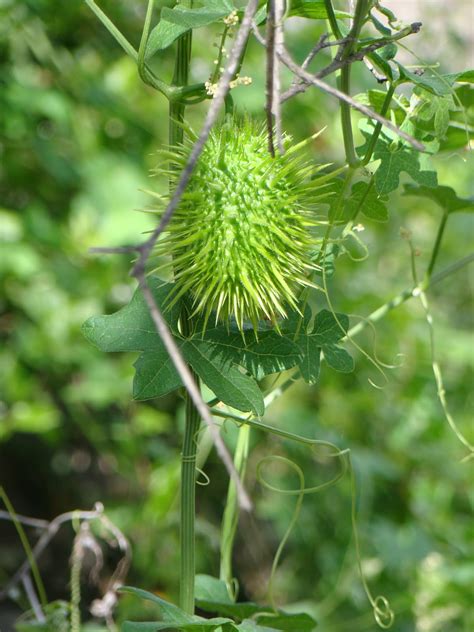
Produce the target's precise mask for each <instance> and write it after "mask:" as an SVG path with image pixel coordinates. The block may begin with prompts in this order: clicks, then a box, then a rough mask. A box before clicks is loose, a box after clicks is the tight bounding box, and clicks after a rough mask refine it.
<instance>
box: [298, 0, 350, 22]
mask: <svg viewBox="0 0 474 632" xmlns="http://www.w3.org/2000/svg"><path fill="white" fill-rule="evenodd" d="M334 14H335V16H336V17H337V18H348V17H351V16H350V13H345V12H344V11H334ZM293 16H298V17H301V18H310V19H312V20H326V19H327V17H328V14H327V11H326V7H325V3H324V0H293V1H292V2H291V3H290V10H289V11H288V17H293Z"/></svg>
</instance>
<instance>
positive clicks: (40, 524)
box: [0, 509, 49, 529]
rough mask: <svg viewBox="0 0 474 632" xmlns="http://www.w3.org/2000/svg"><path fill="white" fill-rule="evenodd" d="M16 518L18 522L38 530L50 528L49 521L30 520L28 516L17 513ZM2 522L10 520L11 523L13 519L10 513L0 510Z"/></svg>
mask: <svg viewBox="0 0 474 632" xmlns="http://www.w3.org/2000/svg"><path fill="white" fill-rule="evenodd" d="M15 518H16V519H17V520H18V522H21V524H24V525H26V526H27V527H35V528H36V529H47V528H48V527H49V522H48V521H47V520H39V519H38V518H29V517H28V516H20V515H19V514H17V513H15ZM0 520H8V521H10V522H11V520H12V517H11V515H10V514H9V513H8V511H4V510H3V509H0Z"/></svg>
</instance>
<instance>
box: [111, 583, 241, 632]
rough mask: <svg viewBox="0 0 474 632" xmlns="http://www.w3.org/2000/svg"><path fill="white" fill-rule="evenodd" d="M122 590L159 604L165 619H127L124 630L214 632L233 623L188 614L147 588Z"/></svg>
mask: <svg viewBox="0 0 474 632" xmlns="http://www.w3.org/2000/svg"><path fill="white" fill-rule="evenodd" d="M120 590H121V592H126V593H131V594H132V595H135V596H136V597H139V598H141V599H145V600H147V601H151V602H153V603H154V604H155V605H156V606H157V608H158V610H159V613H160V616H161V618H162V620H163V621H160V622H155V623H153V622H140V623H138V622H137V623H135V622H131V621H127V622H125V623H124V625H123V628H122V629H123V631H124V632H135V631H137V632H139V631H140V632H143V631H145V632H153V630H165V629H171V630H177V629H181V630H193V631H194V632H212V630H216V629H217V628H218V627H219V626H222V625H225V624H227V623H232V621H231V620H230V619H224V618H219V619H204V618H203V617H198V616H195V615H190V614H187V613H186V612H184V611H183V610H181V608H178V606H175V605H174V604H172V603H170V602H169V601H165V600H164V599H161V597H158V595H154V594H153V593H150V592H148V591H146V590H141V589H140V588H133V587H130V586H124V587H123V588H121V589H120ZM153 626H155V627H153ZM230 629H232V628H230Z"/></svg>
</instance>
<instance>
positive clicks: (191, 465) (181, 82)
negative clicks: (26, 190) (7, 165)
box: [169, 31, 201, 614]
mask: <svg viewBox="0 0 474 632" xmlns="http://www.w3.org/2000/svg"><path fill="white" fill-rule="evenodd" d="M191 45H192V32H191V31H189V32H188V33H185V34H184V35H182V36H181V37H180V38H179V40H178V43H177V50H176V62H175V69H174V75H173V81H172V86H178V87H182V86H186V85H187V84H188V79H189V62H190V58H191ZM184 111H185V105H184V104H183V103H182V102H181V101H179V100H170V104H169V144H170V145H171V146H175V145H180V144H181V143H182V142H183V137H184V130H183V125H182V123H183V121H184ZM180 324H181V331H182V334H183V336H185V337H186V336H189V335H190V334H191V331H192V322H191V318H190V316H189V313H188V311H187V309H186V308H185V307H184V308H183V310H182V312H181V315H180ZM193 378H194V379H195V380H196V383H197V384H199V381H198V378H197V376H196V374H195V373H194V372H193ZM185 401H186V419H185V427H184V438H183V449H182V453H181V510H180V568H181V572H180V592H179V605H180V607H181V608H182V609H183V610H184V611H185V612H187V613H189V614H194V577H195V514H196V453H197V434H198V431H199V427H200V424H201V419H200V416H199V413H198V411H197V410H196V408H195V406H194V404H193V402H192V400H191V397H190V395H189V393H187V392H186V394H185Z"/></svg>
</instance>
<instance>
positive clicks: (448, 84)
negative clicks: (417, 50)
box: [397, 62, 473, 97]
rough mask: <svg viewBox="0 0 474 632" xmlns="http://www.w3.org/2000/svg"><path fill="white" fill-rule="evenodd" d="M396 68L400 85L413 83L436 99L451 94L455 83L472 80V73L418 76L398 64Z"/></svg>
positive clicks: (422, 74) (424, 73) (422, 73)
mask: <svg viewBox="0 0 474 632" xmlns="http://www.w3.org/2000/svg"><path fill="white" fill-rule="evenodd" d="M397 66H398V70H399V72H400V79H401V83H402V82H403V81H406V82H410V83H413V84H415V85H417V86H419V87H420V88H423V89H425V90H427V91H428V92H431V94H435V95H436V96H438V97H442V96H446V95H448V94H452V92H453V85H454V84H455V83H456V81H463V82H468V83H471V82H472V79H473V77H472V75H473V71H466V72H457V73H450V74H447V75H442V74H427V73H426V72H421V73H420V74H418V73H416V72H411V71H410V70H408V69H407V68H405V67H404V66H402V64H400V63H398V62H397Z"/></svg>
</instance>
